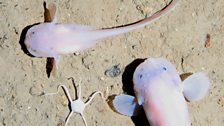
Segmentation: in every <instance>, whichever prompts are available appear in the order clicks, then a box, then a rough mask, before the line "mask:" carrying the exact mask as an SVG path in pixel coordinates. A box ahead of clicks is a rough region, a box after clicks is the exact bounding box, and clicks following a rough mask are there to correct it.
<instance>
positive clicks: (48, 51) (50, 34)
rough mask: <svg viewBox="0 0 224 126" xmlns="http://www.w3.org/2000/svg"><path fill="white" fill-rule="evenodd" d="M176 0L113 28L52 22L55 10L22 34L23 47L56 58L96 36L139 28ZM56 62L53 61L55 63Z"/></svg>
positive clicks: (89, 43)
mask: <svg viewBox="0 0 224 126" xmlns="http://www.w3.org/2000/svg"><path fill="white" fill-rule="evenodd" d="M178 1H179V0H172V2H170V4H169V5H168V6H166V7H165V8H164V9H162V10H160V11H158V12H157V13H155V14H153V15H152V16H150V17H147V18H145V19H143V20H140V21H137V22H135V23H132V24H129V25H124V26H118V27H113V28H102V29H97V28H95V27H91V26H84V25H77V24H59V23H56V18H55V17H54V16H55V10H54V11H53V14H52V15H51V16H52V17H51V18H52V19H53V20H52V21H51V22H44V23H40V24H38V25H34V26H33V27H31V28H30V29H29V30H28V31H27V33H26V37H25V41H24V43H25V45H26V47H27V50H28V51H29V52H30V53H31V54H32V55H33V56H35V57H46V58H47V57H51V58H54V59H55V60H56V62H55V63H56V64H58V62H59V56H60V55H62V54H69V53H79V52H81V51H83V50H85V49H87V48H90V47H92V46H93V45H95V44H96V41H97V40H100V39H103V38H106V37H110V36H114V35H118V34H121V33H127V32H129V31H131V30H134V29H138V28H142V27H144V26H146V25H148V24H150V23H151V22H153V21H155V20H156V19H158V18H160V17H161V16H163V15H164V14H166V13H168V12H170V11H171V10H172V9H173V8H174V7H175V5H176V4H177V3H178ZM54 9H55V8H54ZM56 66H57V65H56Z"/></svg>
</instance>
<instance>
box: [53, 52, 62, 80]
mask: <svg viewBox="0 0 224 126" xmlns="http://www.w3.org/2000/svg"><path fill="white" fill-rule="evenodd" d="M59 62H60V56H55V57H54V61H53V69H52V73H53V76H54V77H57V76H58V74H57V70H58V64H59Z"/></svg>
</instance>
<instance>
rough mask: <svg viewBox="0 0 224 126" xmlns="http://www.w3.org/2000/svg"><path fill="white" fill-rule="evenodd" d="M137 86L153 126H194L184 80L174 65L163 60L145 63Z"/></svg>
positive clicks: (137, 73) (139, 70)
mask: <svg viewBox="0 0 224 126" xmlns="http://www.w3.org/2000/svg"><path fill="white" fill-rule="evenodd" d="M133 82H134V90H135V95H136V97H137V101H138V103H139V105H142V106H143V108H144V111H145V113H146V116H147V119H148V120H149V123H150V126H190V119H189V115H188V109H187V104H186V101H185V98H184V95H183V93H182V91H183V90H182V87H181V80H180V77H179V75H178V73H177V71H176V69H175V67H174V66H173V65H172V64H171V63H170V62H168V61H167V60H165V59H162V58H149V59H147V60H145V61H144V62H143V63H142V64H140V65H139V66H138V67H137V68H136V70H135V72H134V77H133Z"/></svg>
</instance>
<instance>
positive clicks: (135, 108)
mask: <svg viewBox="0 0 224 126" xmlns="http://www.w3.org/2000/svg"><path fill="white" fill-rule="evenodd" d="M113 107H114V109H115V111H116V112H118V113H120V114H122V115H126V116H129V117H131V116H136V115H137V114H138V112H139V110H141V106H139V105H138V104H137V101H136V99H135V97H133V96H131V95H124V94H122V95H118V96H115V98H114V100H113Z"/></svg>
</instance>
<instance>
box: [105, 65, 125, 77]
mask: <svg viewBox="0 0 224 126" xmlns="http://www.w3.org/2000/svg"><path fill="white" fill-rule="evenodd" d="M119 66H120V64H118V65H114V66H113V67H111V68H110V69H108V70H106V71H105V75H106V76H108V77H117V76H119V75H120V74H121V69H120V67H119Z"/></svg>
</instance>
